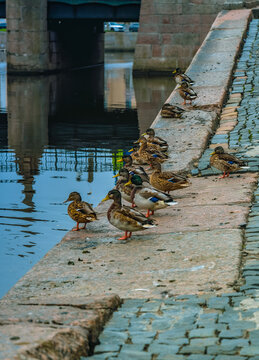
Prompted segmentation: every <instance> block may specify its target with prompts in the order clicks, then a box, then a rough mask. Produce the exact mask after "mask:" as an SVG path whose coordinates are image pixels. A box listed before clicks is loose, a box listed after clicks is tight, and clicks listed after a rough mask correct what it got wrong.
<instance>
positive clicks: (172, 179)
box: [167, 178, 175, 183]
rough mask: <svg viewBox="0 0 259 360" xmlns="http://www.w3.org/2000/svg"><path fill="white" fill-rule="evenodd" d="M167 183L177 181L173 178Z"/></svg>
mask: <svg viewBox="0 0 259 360" xmlns="http://www.w3.org/2000/svg"><path fill="white" fill-rule="evenodd" d="M167 181H170V182H171V183H174V182H175V179H174V178H171V179H168V180H167Z"/></svg>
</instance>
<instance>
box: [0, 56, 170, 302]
mask: <svg viewBox="0 0 259 360" xmlns="http://www.w3.org/2000/svg"><path fill="white" fill-rule="evenodd" d="M132 60H133V54H108V55H107V57H106V60H105V64H106V65H105V67H96V68H91V69H87V70H84V71H80V72H79V71H73V72H69V73H66V74H58V75H51V76H42V77H13V76H8V78H7V76H6V69H5V64H4V63H0V170H1V172H0V235H1V236H0V249H1V251H0V264H1V267H0V279H1V283H0V297H1V296H3V295H4V294H5V293H6V292H7V291H8V290H9V289H10V288H11V287H12V286H13V285H14V284H15V283H16V282H17V280H19V279H20V278H21V277H22V276H23V275H24V274H25V273H26V272H27V271H28V270H29V269H30V268H31V267H32V266H33V265H34V264H35V263H36V262H37V261H39V260H40V259H41V258H42V257H43V256H44V255H45V254H46V253H47V251H48V250H49V249H51V248H52V247H53V246H54V245H55V244H56V243H57V242H59V241H60V240H61V239H62V237H63V236H64V235H65V233H66V232H67V231H69V230H70V229H71V228H72V227H73V226H75V223H74V222H73V221H72V220H71V219H70V218H69V216H68V215H67V205H64V204H63V201H64V200H65V199H66V198H67V197H68V194H69V193H70V192H71V191H78V192H79V193H80V194H81V195H82V197H83V199H84V200H86V201H88V202H90V203H92V204H93V205H94V206H96V205H97V204H98V203H99V202H100V200H101V199H102V198H103V197H104V196H105V195H106V193H107V192H108V191H109V190H110V189H111V188H112V187H113V186H114V179H113V178H112V175H113V174H115V173H116V171H117V169H118V166H117V160H118V159H119V158H120V157H121V154H122V153H123V151H125V150H127V149H129V148H130V147H131V145H132V142H133V141H134V140H135V139H136V138H137V137H138V136H139V133H140V132H143V131H144V130H145V129H146V128H147V127H149V125H150V124H151V123H152V121H153V120H154V118H155V116H156V115H157V112H158V110H159V109H160V108H161V105H162V104H163V103H164V102H165V100H166V99H167V97H168V96H169V94H170V93H171V91H172V89H173V88H174V83H173V82H172V80H171V79H170V78H153V79H152V78H151V79H148V78H134V79H133V77H132ZM7 109H8V111H7Z"/></svg>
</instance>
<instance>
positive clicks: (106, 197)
mask: <svg viewBox="0 0 259 360" xmlns="http://www.w3.org/2000/svg"><path fill="white" fill-rule="evenodd" d="M107 200H110V198H109V195H108V194H107V195H106V196H105V198H103V199H102V201H101V202H103V201H107Z"/></svg>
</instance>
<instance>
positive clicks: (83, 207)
mask: <svg viewBox="0 0 259 360" xmlns="http://www.w3.org/2000/svg"><path fill="white" fill-rule="evenodd" d="M68 201H72V202H71V204H69V205H68V208H67V212H68V215H69V216H70V217H71V219H73V220H74V221H76V228H75V229H72V230H73V231H78V230H81V229H85V227H86V224H87V223H89V222H92V221H95V220H97V216H96V213H95V212H94V210H93V208H92V206H91V205H90V204H88V203H87V202H85V201H82V199H81V196H80V194H79V193H78V192H76V191H73V192H71V193H70V194H69V197H68V199H67V200H65V201H64V203H66V202H68ZM80 223H83V224H84V226H83V227H82V228H80V227H79V224H80Z"/></svg>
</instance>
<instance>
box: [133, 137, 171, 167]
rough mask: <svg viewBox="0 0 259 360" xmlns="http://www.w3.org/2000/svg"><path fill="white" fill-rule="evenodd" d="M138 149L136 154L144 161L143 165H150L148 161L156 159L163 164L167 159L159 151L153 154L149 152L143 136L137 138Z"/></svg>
mask: <svg viewBox="0 0 259 360" xmlns="http://www.w3.org/2000/svg"><path fill="white" fill-rule="evenodd" d="M139 143H140V148H139V151H138V154H139V156H140V158H141V159H142V160H143V161H145V163H148V164H149V163H150V159H151V158H153V157H156V159H157V161H160V162H164V161H166V159H168V156H167V155H166V154H164V153H163V152H161V151H156V152H155V153H154V152H152V151H150V148H149V146H148V143H147V139H146V138H145V137H144V136H141V137H140V138H139Z"/></svg>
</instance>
